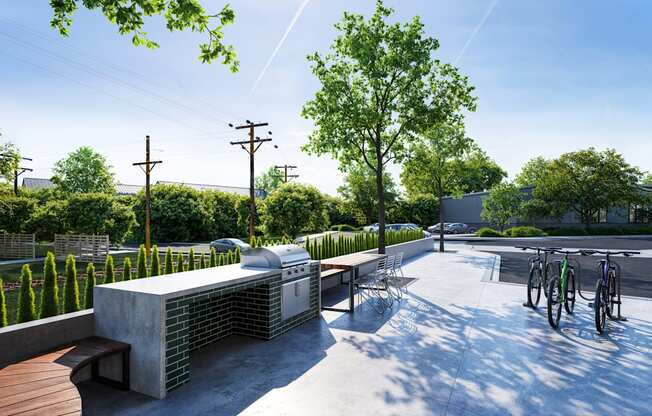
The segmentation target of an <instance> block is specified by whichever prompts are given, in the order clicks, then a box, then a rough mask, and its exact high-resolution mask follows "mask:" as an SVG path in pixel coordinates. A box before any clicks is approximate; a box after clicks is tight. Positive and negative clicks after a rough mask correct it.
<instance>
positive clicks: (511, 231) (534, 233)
mask: <svg viewBox="0 0 652 416" xmlns="http://www.w3.org/2000/svg"><path fill="white" fill-rule="evenodd" d="M505 235H506V236H509V237H544V236H546V233H545V232H544V231H543V230H541V229H539V228H536V227H529V226H520V227H512V228H508V229H507V230H505Z"/></svg>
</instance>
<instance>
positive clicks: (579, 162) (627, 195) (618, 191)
mask: <svg viewBox="0 0 652 416" xmlns="http://www.w3.org/2000/svg"><path fill="white" fill-rule="evenodd" d="M641 177H642V173H641V171H640V170H639V169H638V168H636V167H633V166H631V165H629V164H628V163H627V162H626V161H625V159H624V158H623V156H622V155H620V154H618V153H617V152H616V151H615V150H613V149H607V150H605V151H602V152H599V151H597V150H595V149H594V148H592V147H591V148H589V149H586V150H579V151H576V152H569V153H565V154H563V155H561V156H560V157H559V158H558V159H555V160H553V161H552V162H551V163H550V166H549V168H548V169H547V170H546V171H545V174H544V175H543V177H542V178H541V179H540V180H539V181H538V182H537V184H536V186H535V188H534V192H533V195H534V198H536V199H538V200H540V201H542V203H543V204H545V206H546V207H547V210H548V215H549V216H552V217H555V218H560V217H561V216H562V215H564V214H565V213H567V212H568V211H571V212H574V213H576V214H577V216H578V218H579V219H580V221H581V222H582V224H584V226H585V227H587V228H588V227H589V226H590V225H591V223H595V222H598V219H599V215H600V212H607V211H608V210H609V209H612V208H616V207H623V206H627V205H628V204H630V203H631V204H635V203H640V202H641V200H642V192H641V189H640V186H639V182H640V180H641Z"/></svg>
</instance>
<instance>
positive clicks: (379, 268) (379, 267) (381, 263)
mask: <svg viewBox="0 0 652 416" xmlns="http://www.w3.org/2000/svg"><path fill="white" fill-rule="evenodd" d="M386 267H387V258H386V257H383V258H382V259H378V262H377V263H376V272H377V273H378V272H380V273H382V272H384V271H385V268H386Z"/></svg>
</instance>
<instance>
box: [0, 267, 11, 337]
mask: <svg viewBox="0 0 652 416" xmlns="http://www.w3.org/2000/svg"><path fill="white" fill-rule="evenodd" d="M8 324H9V320H8V319H7V300H6V299H5V288H4V284H3V282H2V278H1V277H0V328H2V327H5V326H7V325H8Z"/></svg>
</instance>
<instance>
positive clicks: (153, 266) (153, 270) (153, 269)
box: [149, 245, 161, 276]
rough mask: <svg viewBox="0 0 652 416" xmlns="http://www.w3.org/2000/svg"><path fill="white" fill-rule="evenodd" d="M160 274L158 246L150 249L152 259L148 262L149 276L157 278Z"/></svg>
mask: <svg viewBox="0 0 652 416" xmlns="http://www.w3.org/2000/svg"><path fill="white" fill-rule="evenodd" d="M160 274H161V257H159V254H158V246H156V245H155V246H154V247H152V258H151V260H150V271H149V275H150V276H159V275H160Z"/></svg>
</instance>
